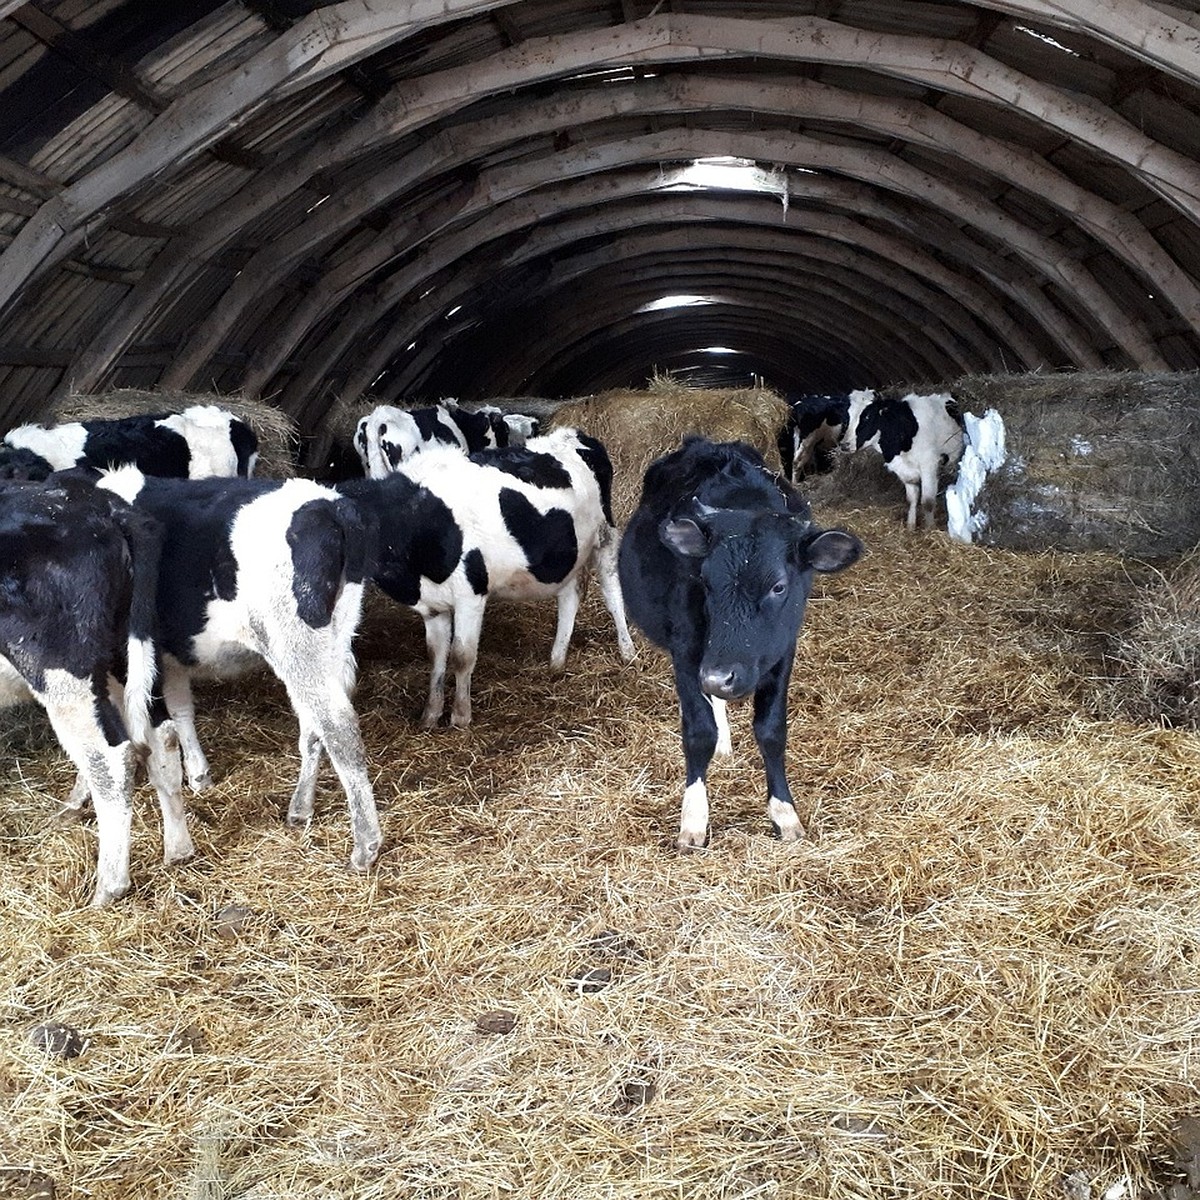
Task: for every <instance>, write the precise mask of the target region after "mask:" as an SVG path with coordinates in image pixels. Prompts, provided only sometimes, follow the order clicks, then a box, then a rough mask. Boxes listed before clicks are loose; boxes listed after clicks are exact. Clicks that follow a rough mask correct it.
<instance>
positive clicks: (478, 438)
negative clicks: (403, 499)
mask: <svg viewBox="0 0 1200 1200" xmlns="http://www.w3.org/2000/svg"><path fill="white" fill-rule="evenodd" d="M508 443H509V430H508V425H507V424H506V423H505V421H504V414H503V413H501V412H500V411H499V409H496V410H493V411H480V412H469V411H468V410H467V409H465V408H459V407H457V406H456V405H448V404H438V405H434V406H433V407H430V408H413V409H404V408H393V407H392V406H391V405H388V404H381V405H380V406H379V407H378V408H375V409H372V410H371V412H369V413H368V414H367V415H366V416H365V417H363V418H362V420H361V421H359V423H358V427H357V428H356V430H355V433H354V448H355V449H356V450H357V451H358V457H359V459H360V460H361V461H362V465H363V473H364V474H365V475H366V476H367V478H368V479H382V478H384V476H385V475H388V474H390V473H391V472H392V471H395V470H397V469H398V468H399V467H400V466H401V465H402V464H403V463H406V462H408V461H409V459H411V458H412V456H413V455H414V454H418V453H420V452H421V451H422V450H425V449H428V448H429V447H431V446H454V447H457V448H458V449H459V450H461V451H462V452H463V453H464V454H474V453H475V452H476V451H479V450H487V449H490V448H492V447H494V446H507V445H508Z"/></svg>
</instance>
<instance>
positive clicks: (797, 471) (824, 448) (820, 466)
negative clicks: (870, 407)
mask: <svg viewBox="0 0 1200 1200" xmlns="http://www.w3.org/2000/svg"><path fill="white" fill-rule="evenodd" d="M849 415H850V397H849V396H848V395H837V394H828V393H826V394H820V395H815V394H814V395H805V396H798V397H796V398H794V399H789V401H788V420H787V424H786V426H785V427H784V428H783V430H782V431H781V432H780V434H779V461H780V463H781V464H782V465H783V475H784V478H785V479H788V480H790V481H791V482H792V483H799V482H800V480H801V479H802V478H803V477H804V475H805V474H806V473H807V472H808V471H809V470H810V469H812V470H814V471H819V472H820V471H829V470H831V469H832V467H833V456H834V453H835V452H836V451H837V448H838V446H839V444H840V443H841V440H842V434H843V433H844V432H845V430H846V421H847V419H848V418H849Z"/></svg>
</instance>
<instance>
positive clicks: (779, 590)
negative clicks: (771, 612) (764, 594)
mask: <svg viewBox="0 0 1200 1200" xmlns="http://www.w3.org/2000/svg"><path fill="white" fill-rule="evenodd" d="M786 591H787V580H786V579H778V580H776V581H775V584H774V586H773V587H772V588H771V593H770V594H771V595H772V596H782V595H783V593H784V592H786Z"/></svg>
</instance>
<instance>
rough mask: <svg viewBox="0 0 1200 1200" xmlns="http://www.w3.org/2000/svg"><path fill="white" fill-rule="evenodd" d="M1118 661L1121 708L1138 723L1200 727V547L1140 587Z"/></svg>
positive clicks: (1120, 643)
mask: <svg viewBox="0 0 1200 1200" xmlns="http://www.w3.org/2000/svg"><path fill="white" fill-rule="evenodd" d="M1116 658H1117V660H1118V662H1119V663H1120V664H1121V666H1122V668H1123V669H1124V672H1125V682H1126V685H1127V686H1126V689H1125V692H1126V693H1127V694H1123V695H1122V696H1121V697H1120V702H1119V707H1120V708H1122V709H1124V710H1125V711H1126V712H1127V713H1129V714H1130V715H1132V716H1133V717H1135V718H1136V719H1142V720H1152V721H1160V720H1161V721H1163V722H1165V723H1166V724H1168V725H1190V726H1196V725H1200V548H1198V549H1195V550H1193V551H1191V552H1190V553H1188V554H1185V555H1184V556H1183V558H1181V559H1180V560H1179V562H1178V563H1177V564H1176V565H1175V566H1174V567H1173V568H1172V569H1171V570H1170V571H1169V572H1160V573H1158V574H1157V575H1156V577H1155V578H1154V580H1153V581H1152V582H1151V583H1149V584H1147V585H1146V586H1145V587H1143V588H1142V589H1141V591H1140V593H1139V594H1138V596H1137V597H1136V599H1135V601H1134V604H1133V611H1132V621H1131V622H1130V626H1129V628H1128V629H1127V630H1125V631H1124V632H1123V633H1122V634H1120V635H1119V636H1118V637H1117V638H1116Z"/></svg>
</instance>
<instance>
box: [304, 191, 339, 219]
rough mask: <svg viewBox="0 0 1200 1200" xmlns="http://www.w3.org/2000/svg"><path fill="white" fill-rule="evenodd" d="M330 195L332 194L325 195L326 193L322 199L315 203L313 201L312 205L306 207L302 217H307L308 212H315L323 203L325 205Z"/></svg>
mask: <svg viewBox="0 0 1200 1200" xmlns="http://www.w3.org/2000/svg"><path fill="white" fill-rule="evenodd" d="M332 194H333V193H332V192H327V193H326V194H325V195H324V196H322V197H321V198H320V200H316V201H314V202H313V203H312V204H310V205H309V206H308V207H307V208H306V209H305V210H304V215H305V216H306V217H307V216H308V214H309V213H310V212H316V210H317V209H318V208H320V207H321V205H322V204H324V203H325V201H326V200H328V199H329V197H330V196H331V195H332Z"/></svg>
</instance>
